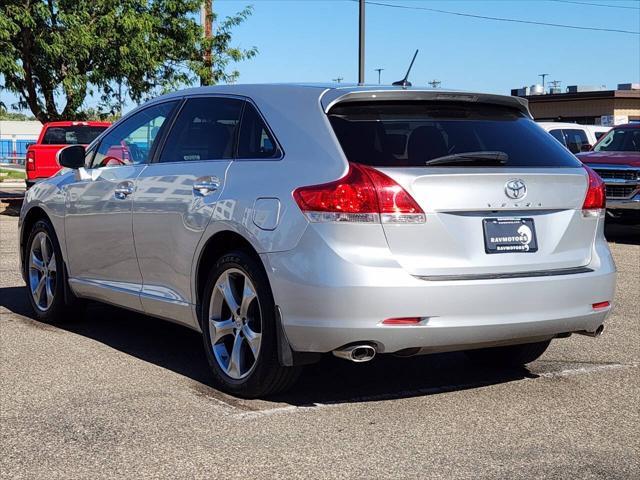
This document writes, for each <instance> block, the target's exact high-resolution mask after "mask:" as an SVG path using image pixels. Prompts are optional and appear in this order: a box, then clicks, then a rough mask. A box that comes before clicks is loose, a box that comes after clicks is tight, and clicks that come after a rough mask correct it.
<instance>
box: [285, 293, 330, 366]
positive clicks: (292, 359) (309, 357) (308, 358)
mask: <svg viewBox="0 0 640 480" xmlns="http://www.w3.org/2000/svg"><path fill="white" fill-rule="evenodd" d="M275 320H276V335H277V337H278V338H277V343H278V362H280V365H282V366H283V367H293V366H300V365H309V364H312V363H316V362H319V361H320V359H321V358H322V354H321V353H316V352H294V351H293V349H292V348H291V345H290V344H289V339H288V338H287V334H286V333H285V331H284V327H283V326H282V314H281V313H280V307H278V306H277V305H276V312H275Z"/></svg>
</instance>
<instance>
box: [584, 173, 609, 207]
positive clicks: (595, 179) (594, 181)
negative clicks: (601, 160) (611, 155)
mask: <svg viewBox="0 0 640 480" xmlns="http://www.w3.org/2000/svg"><path fill="white" fill-rule="evenodd" d="M584 168H585V169H586V170H587V173H588V174H589V185H588V186H587V194H586V195H585V197H584V203H583V204H582V209H583V210H592V209H599V208H604V207H605V204H606V194H605V187H604V182H603V181H602V178H600V175H598V174H597V173H596V172H594V171H593V170H591V169H590V168H589V167H587V166H586V165H584Z"/></svg>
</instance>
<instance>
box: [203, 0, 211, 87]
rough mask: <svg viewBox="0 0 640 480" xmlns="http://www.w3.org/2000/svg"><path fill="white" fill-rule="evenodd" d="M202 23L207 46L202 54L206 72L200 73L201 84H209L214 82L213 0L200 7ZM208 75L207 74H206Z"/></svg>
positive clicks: (208, 0) (205, 1) (207, 0)
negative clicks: (212, 59)
mask: <svg viewBox="0 0 640 480" xmlns="http://www.w3.org/2000/svg"><path fill="white" fill-rule="evenodd" d="M200 23H201V24H202V30H203V32H204V41H205V44H206V46H205V48H204V52H203V55H202V61H203V63H204V68H205V69H206V70H207V73H206V74H203V75H200V85H209V84H211V83H213V82H212V78H211V76H212V75H213V73H212V71H213V63H212V62H211V57H212V55H211V44H210V41H211V37H212V35H213V0H204V1H203V2H202V7H201V8H200ZM205 75H206V76H205Z"/></svg>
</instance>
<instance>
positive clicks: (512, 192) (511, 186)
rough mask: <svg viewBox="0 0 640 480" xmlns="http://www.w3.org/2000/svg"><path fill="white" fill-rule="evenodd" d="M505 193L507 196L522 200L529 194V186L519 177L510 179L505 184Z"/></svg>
mask: <svg viewBox="0 0 640 480" xmlns="http://www.w3.org/2000/svg"><path fill="white" fill-rule="evenodd" d="M504 193H505V195H506V196H507V197H509V198H512V199H513V200H520V199H521V198H524V197H525V195H526V194H527V186H526V185H525V184H524V182H523V181H522V180H520V179H519V178H518V179H516V180H509V181H508V182H507V183H506V184H505V186H504Z"/></svg>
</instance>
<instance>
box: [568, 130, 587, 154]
mask: <svg viewBox="0 0 640 480" xmlns="http://www.w3.org/2000/svg"><path fill="white" fill-rule="evenodd" d="M563 131H564V138H565V141H566V142H567V148H568V149H569V150H570V151H571V153H579V152H581V151H582V146H583V145H589V139H587V134H586V133H585V132H584V131H583V130H577V129H563Z"/></svg>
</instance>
